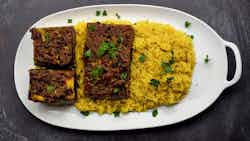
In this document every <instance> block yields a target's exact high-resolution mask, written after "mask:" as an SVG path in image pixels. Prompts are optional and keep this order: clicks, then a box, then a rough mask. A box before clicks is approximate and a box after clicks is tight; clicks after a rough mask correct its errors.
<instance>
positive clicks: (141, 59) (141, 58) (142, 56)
mask: <svg viewBox="0 0 250 141" xmlns="http://www.w3.org/2000/svg"><path fill="white" fill-rule="evenodd" d="M144 61H145V55H144V54H141V55H140V56H139V62H141V63H143V62H144Z"/></svg>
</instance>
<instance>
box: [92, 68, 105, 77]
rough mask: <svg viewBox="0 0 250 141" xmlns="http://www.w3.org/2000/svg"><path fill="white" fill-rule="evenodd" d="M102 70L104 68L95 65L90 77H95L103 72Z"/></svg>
mask: <svg viewBox="0 0 250 141" xmlns="http://www.w3.org/2000/svg"><path fill="white" fill-rule="evenodd" d="M103 71H104V69H103V68H102V67H101V66H97V67H96V68H94V69H93V70H92V71H91V73H90V75H91V77H92V78H94V79H97V78H98V77H100V76H101V75H102V74H103Z"/></svg>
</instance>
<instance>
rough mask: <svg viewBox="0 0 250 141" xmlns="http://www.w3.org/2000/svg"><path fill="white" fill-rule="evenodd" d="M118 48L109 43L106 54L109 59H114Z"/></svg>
mask: <svg viewBox="0 0 250 141" xmlns="http://www.w3.org/2000/svg"><path fill="white" fill-rule="evenodd" d="M117 51H118V48H117V47H116V46H115V44H114V43H112V42H110V43H109V48H108V54H109V57H110V58H115V57H116V54H117Z"/></svg>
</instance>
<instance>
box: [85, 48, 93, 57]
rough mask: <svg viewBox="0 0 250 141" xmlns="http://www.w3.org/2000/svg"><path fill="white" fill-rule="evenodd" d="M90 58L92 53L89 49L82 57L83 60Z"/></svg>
mask: <svg viewBox="0 0 250 141" xmlns="http://www.w3.org/2000/svg"><path fill="white" fill-rule="evenodd" d="M91 56H92V52H91V50H90V49H88V50H87V51H86V52H85V53H84V57H85V58H90V57H91Z"/></svg>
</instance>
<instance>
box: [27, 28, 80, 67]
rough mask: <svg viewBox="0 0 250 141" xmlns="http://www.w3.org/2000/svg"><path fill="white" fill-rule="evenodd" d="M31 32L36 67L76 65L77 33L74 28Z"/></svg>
mask: <svg viewBox="0 0 250 141" xmlns="http://www.w3.org/2000/svg"><path fill="white" fill-rule="evenodd" d="M30 32H31V34H32V36H31V39H33V46H34V62H35V65H37V66H44V67H65V66H69V65H72V64H73V63H74V48H75V44H76V39H75V38H76V35H75V34H76V33H75V30H74V28H73V26H68V27H49V28H32V29H31V30H30Z"/></svg>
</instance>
